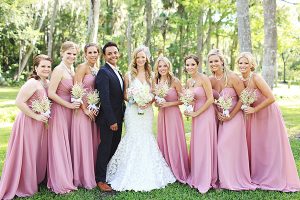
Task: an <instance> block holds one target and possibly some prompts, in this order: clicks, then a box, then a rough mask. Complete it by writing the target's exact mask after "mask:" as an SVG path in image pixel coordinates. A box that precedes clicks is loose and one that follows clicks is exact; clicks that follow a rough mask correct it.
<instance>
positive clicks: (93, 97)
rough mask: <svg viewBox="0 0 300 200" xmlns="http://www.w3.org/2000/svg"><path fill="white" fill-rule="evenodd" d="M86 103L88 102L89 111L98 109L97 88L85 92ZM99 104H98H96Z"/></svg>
mask: <svg viewBox="0 0 300 200" xmlns="http://www.w3.org/2000/svg"><path fill="white" fill-rule="evenodd" d="M86 98H87V103H88V107H87V108H88V109H89V111H91V110H95V111H98V110H99V107H100V98H99V92H98V91H97V90H94V91H91V92H89V93H87V95H86ZM97 104H99V106H97Z"/></svg>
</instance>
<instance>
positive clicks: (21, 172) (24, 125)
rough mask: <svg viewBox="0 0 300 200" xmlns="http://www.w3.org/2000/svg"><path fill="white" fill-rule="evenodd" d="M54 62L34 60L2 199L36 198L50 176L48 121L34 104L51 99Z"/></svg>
mask: <svg viewBox="0 0 300 200" xmlns="http://www.w3.org/2000/svg"><path fill="white" fill-rule="evenodd" d="M51 64H52V60H51V58H50V57H48V56H46V55H42V54H41V55H38V56H36V57H35V58H34V59H33V68H34V69H33V73H32V75H31V76H30V79H29V80H28V81H27V82H26V83H25V84H24V85H23V86H22V87H21V89H20V91H19V93H18V95H17V98H16V105H17V107H18V108H19V109H20V110H21V113H19V114H18V116H17V118H16V120H15V123H14V125H13V128H12V133H11V136H10V140H9V143H8V149H7V153H6V159H5V164H4V167H3V172H2V176H1V181H0V199H13V198H14V196H15V195H17V196H18V197H26V196H32V195H33V194H34V193H36V192H38V184H39V183H41V182H42V181H43V180H44V178H45V175H46V167H47V129H46V128H45V123H46V122H47V121H48V118H47V117H46V116H44V115H42V114H38V113H35V112H33V111H32V108H31V103H32V101H34V100H39V99H41V98H44V97H47V92H46V88H47V86H48V81H47V78H48V76H49V74H50V72H51Z"/></svg>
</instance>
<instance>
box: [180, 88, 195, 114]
mask: <svg viewBox="0 0 300 200" xmlns="http://www.w3.org/2000/svg"><path fill="white" fill-rule="evenodd" d="M179 100H180V101H181V102H182V103H183V105H184V110H185V111H187V112H192V111H193V110H194V108H193V105H191V103H192V101H193V100H194V93H193V92H192V91H191V90H189V89H185V90H183V92H182V93H181V94H180V98H179Z"/></svg>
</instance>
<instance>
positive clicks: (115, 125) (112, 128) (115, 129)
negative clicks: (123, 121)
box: [110, 123, 118, 131]
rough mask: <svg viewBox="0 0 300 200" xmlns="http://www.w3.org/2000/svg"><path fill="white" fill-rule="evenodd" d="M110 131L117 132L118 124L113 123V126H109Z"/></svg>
mask: <svg viewBox="0 0 300 200" xmlns="http://www.w3.org/2000/svg"><path fill="white" fill-rule="evenodd" d="M110 129H111V130H112V131H117V130H118V124H117V123H114V124H113V125H111V126H110Z"/></svg>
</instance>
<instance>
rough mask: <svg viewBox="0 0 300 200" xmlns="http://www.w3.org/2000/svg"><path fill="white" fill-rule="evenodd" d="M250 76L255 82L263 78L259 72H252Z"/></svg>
mask: <svg viewBox="0 0 300 200" xmlns="http://www.w3.org/2000/svg"><path fill="white" fill-rule="evenodd" d="M252 77H253V80H254V81H255V82H256V81H261V80H263V77H262V76H261V75H260V74H257V73H255V72H253V74H252Z"/></svg>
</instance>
